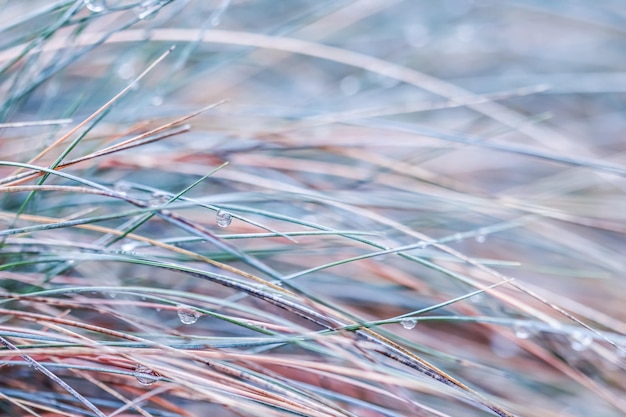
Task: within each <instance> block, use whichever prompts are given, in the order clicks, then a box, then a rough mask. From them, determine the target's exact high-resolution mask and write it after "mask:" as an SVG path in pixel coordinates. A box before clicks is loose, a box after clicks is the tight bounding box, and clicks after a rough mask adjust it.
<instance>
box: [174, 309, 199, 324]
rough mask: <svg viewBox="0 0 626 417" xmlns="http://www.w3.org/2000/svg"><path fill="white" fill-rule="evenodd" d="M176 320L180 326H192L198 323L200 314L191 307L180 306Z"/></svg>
mask: <svg viewBox="0 0 626 417" xmlns="http://www.w3.org/2000/svg"><path fill="white" fill-rule="evenodd" d="M176 312H177V313H178V318H179V319H180V322H181V323H182V324H194V323H195V322H197V321H198V318H199V317H200V313H198V312H197V311H196V310H194V309H193V308H191V307H188V306H184V305H180V306H178V308H177V311H176Z"/></svg>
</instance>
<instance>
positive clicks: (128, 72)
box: [116, 61, 136, 80]
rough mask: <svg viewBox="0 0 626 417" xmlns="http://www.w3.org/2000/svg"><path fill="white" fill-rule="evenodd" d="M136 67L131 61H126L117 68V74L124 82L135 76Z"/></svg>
mask: <svg viewBox="0 0 626 417" xmlns="http://www.w3.org/2000/svg"><path fill="white" fill-rule="evenodd" d="M135 72H136V69H135V65H134V64H133V62H131V61H124V62H123V63H122V64H121V65H120V66H119V67H117V71H116V74H117V76H118V77H120V78H121V79H122V80H129V79H131V78H132V77H133V76H134V75H135Z"/></svg>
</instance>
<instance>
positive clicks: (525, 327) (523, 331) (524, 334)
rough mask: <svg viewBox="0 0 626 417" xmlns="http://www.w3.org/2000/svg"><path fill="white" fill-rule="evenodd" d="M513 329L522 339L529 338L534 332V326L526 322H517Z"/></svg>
mask: <svg viewBox="0 0 626 417" xmlns="http://www.w3.org/2000/svg"><path fill="white" fill-rule="evenodd" d="M513 331H514V332H515V336H517V337H519V338H520V339H528V338H529V337H531V336H532V335H533V333H534V332H533V328H532V326H531V325H529V324H528V323H525V322H516V323H515V324H514V325H513Z"/></svg>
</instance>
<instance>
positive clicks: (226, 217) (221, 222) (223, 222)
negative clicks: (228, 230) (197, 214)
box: [215, 210, 233, 227]
mask: <svg viewBox="0 0 626 417" xmlns="http://www.w3.org/2000/svg"><path fill="white" fill-rule="evenodd" d="M215 219H216V222H217V225H218V226H219V227H228V226H229V225H230V223H231V222H232V221H233V216H232V215H231V214H230V213H229V212H227V211H223V210H218V211H217V214H216V215H215Z"/></svg>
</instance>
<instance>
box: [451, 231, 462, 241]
mask: <svg viewBox="0 0 626 417" xmlns="http://www.w3.org/2000/svg"><path fill="white" fill-rule="evenodd" d="M452 239H454V240H456V241H457V242H460V241H462V240H463V235H462V234H460V233H455V234H454V236H452Z"/></svg>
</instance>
